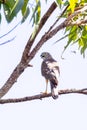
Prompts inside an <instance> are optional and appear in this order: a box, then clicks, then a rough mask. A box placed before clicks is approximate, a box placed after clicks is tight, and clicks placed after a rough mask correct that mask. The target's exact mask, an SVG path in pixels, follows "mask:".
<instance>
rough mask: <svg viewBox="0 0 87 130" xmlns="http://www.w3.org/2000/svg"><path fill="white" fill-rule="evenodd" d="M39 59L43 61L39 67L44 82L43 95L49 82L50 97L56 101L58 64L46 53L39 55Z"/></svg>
mask: <svg viewBox="0 0 87 130" xmlns="http://www.w3.org/2000/svg"><path fill="white" fill-rule="evenodd" d="M41 58H42V59H43V62H42V65H41V73H42V76H44V78H45V80H46V90H45V94H47V87H48V81H49V82H50V86H51V94H52V97H53V99H57V98H58V76H59V74H60V70H59V66H58V63H57V61H56V60H55V59H54V58H53V57H52V56H51V55H50V53H48V52H43V53H42V54H41Z"/></svg>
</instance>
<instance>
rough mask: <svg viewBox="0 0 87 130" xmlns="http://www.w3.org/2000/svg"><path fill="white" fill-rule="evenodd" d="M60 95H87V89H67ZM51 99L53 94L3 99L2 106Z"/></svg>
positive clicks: (60, 92) (0, 102)
mask: <svg viewBox="0 0 87 130" xmlns="http://www.w3.org/2000/svg"><path fill="white" fill-rule="evenodd" d="M58 93H59V95H63V94H75V93H76V94H85V95H87V88H84V89H79V90H77V89H66V90H60V91H59V92H58ZM48 97H51V93H48V94H38V95H34V96H27V97H23V98H16V99H1V100H0V104H6V103H19V102H26V101H32V100H37V99H39V100H42V99H43V98H48Z"/></svg>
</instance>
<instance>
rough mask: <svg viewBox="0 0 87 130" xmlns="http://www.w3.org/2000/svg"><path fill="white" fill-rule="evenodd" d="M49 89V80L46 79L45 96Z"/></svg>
mask: <svg viewBox="0 0 87 130" xmlns="http://www.w3.org/2000/svg"><path fill="white" fill-rule="evenodd" d="M47 87H48V79H46V90H45V92H44V93H45V94H47Z"/></svg>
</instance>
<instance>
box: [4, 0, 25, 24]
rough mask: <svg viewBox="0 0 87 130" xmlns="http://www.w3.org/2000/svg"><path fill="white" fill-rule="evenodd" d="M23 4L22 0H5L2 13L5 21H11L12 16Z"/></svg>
mask: <svg viewBox="0 0 87 130" xmlns="http://www.w3.org/2000/svg"><path fill="white" fill-rule="evenodd" d="M23 4H24V0H7V1H6V3H5V4H3V8H4V13H5V17H6V20H7V22H11V21H12V20H13V18H14V17H15V16H16V15H17V14H18V12H19V11H20V10H21V8H22V6H23Z"/></svg>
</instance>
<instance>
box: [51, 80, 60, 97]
mask: <svg viewBox="0 0 87 130" xmlns="http://www.w3.org/2000/svg"><path fill="white" fill-rule="evenodd" d="M50 84H51V94H52V98H53V99H57V98H58V88H57V86H56V85H54V84H53V83H52V82H50Z"/></svg>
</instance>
